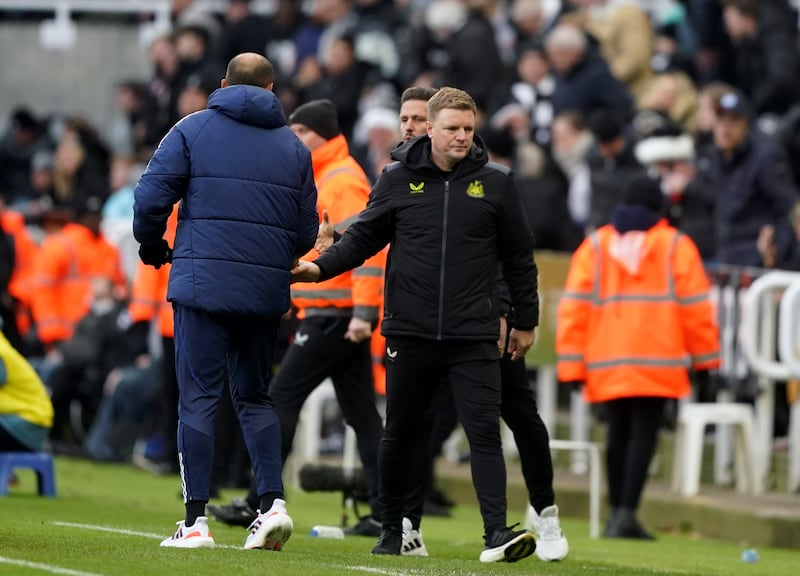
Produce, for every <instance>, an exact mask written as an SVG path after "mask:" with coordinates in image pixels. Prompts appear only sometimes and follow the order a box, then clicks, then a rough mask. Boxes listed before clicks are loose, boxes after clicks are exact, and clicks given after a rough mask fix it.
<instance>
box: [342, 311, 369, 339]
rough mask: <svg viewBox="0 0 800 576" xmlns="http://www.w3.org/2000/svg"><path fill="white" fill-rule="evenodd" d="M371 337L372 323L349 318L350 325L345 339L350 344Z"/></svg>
mask: <svg viewBox="0 0 800 576" xmlns="http://www.w3.org/2000/svg"><path fill="white" fill-rule="evenodd" d="M370 336H372V323H371V322H369V321H368V320H363V319H361V318H355V317H353V318H350V324H349V325H348V326H347V332H345V335H344V337H345V339H347V340H350V342H356V343H358V342H361V341H363V340H366V339H367V338H369V337H370Z"/></svg>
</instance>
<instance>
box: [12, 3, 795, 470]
mask: <svg viewBox="0 0 800 576" xmlns="http://www.w3.org/2000/svg"><path fill="white" fill-rule="evenodd" d="M797 8H798V3H797V2H795V1H794V0H394V1H392V0H311V1H306V2H300V1H292V0H272V1H266V2H263V1H262V2H259V1H257V0H253V1H247V0H227V1H221V2H200V1H192V0H172V1H171V2H170V20H171V22H170V26H169V30H165V31H164V32H163V33H162V34H159V35H156V36H155V37H154V38H153V39H152V40H151V41H150V43H149V45H148V46H147V47H146V54H147V59H148V61H149V64H150V72H149V76H147V77H130V78H128V79H126V80H124V81H121V82H116V83H113V84H112V85H108V86H102V89H103V90H105V91H107V94H108V97H109V98H113V99H114V110H115V114H114V117H113V119H111V120H110V121H109V122H107V123H105V124H104V125H94V124H93V123H92V122H91V121H90V120H88V119H87V118H86V117H82V116H80V115H77V114H71V113H69V111H68V110H67V111H66V112H65V111H63V110H60V111H58V112H55V111H49V110H37V109H32V108H31V107H30V106H29V105H28V104H27V103H26V102H24V101H20V102H16V103H13V104H14V105H13V109H12V111H11V113H10V114H9V116H8V117H7V118H5V119H4V122H0V124H1V125H2V132H0V211H1V212H2V230H3V231H4V233H5V235H6V236H7V237H9V238H12V239H13V241H14V243H13V246H14V252H15V254H16V258H15V259H14V260H13V267H12V268H11V269H9V270H5V271H2V270H0V272H2V273H0V281H2V280H3V279H4V278H5V279H6V282H5V283H4V284H1V285H0V293H2V296H1V298H2V300H0V302H1V303H2V306H0V307H2V312H3V319H4V332H5V333H6V334H7V336H8V338H9V340H10V341H12V343H14V344H15V346H17V347H18V349H19V350H21V351H22V352H23V353H24V354H25V355H26V356H27V357H28V358H30V359H31V362H32V363H33V364H34V366H35V367H36V368H37V371H38V372H39V374H40V375H41V376H42V378H43V380H44V382H45V384H46V385H47V387H48V389H49V390H50V393H51V398H52V400H53V404H54V408H55V421H54V426H53V428H52V431H51V438H50V439H51V442H52V445H53V447H54V448H56V449H57V450H64V451H69V450H71V449H72V450H81V451H82V452H84V453H87V454H88V455H89V456H91V457H93V458H97V459H102V460H129V459H130V458H131V457H132V454H134V452H135V450H134V442H133V439H136V438H150V439H151V442H150V445H149V446H148V450H149V451H150V452H149V453H148V454H147V460H148V461H149V462H151V463H156V464H158V463H159V462H160V463H161V464H162V465H164V466H167V467H169V466H170V464H169V463H170V461H171V458H169V457H168V455H164V452H165V449H164V448H163V446H162V445H159V441H160V442H161V444H169V440H168V439H164V438H163V437H161V436H159V435H158V434H157V432H158V431H159V430H164V429H168V428H169V426H170V425H171V421H170V420H169V418H168V417H167V416H165V415H164V413H165V412H168V411H169V409H168V408H163V406H162V405H163V404H164V402H163V401H162V399H163V397H164V396H165V395H166V392H163V390H164V388H163V386H165V381H166V380H165V378H166V379H168V378H169V377H168V376H166V377H165V376H163V375H164V373H165V370H164V368H163V367H159V366H158V362H159V360H158V359H159V358H160V357H161V350H162V348H163V344H164V340H163V339H162V337H163V338H166V339H167V340H166V342H167V345H168V343H169V341H168V338H169V337H170V334H169V332H168V331H167V332H164V331H160V330H159V329H158V328H153V326H155V323H154V322H151V320H153V319H155V318H157V317H158V314H159V305H160V304H159V303H158V302H155V301H153V302H150V305H151V306H150V308H149V312H147V311H145V312H142V308H136V306H137V304H141V303H142V302H141V301H137V299H136V298H135V297H132V296H131V294H132V286H134V284H135V283H136V279H137V275H138V274H139V272H138V270H139V267H138V266H137V257H136V249H137V246H136V245H135V242H134V240H133V239H132V235H131V222H132V218H133V215H132V203H133V186H134V185H135V183H136V181H137V179H138V177H139V175H140V174H141V173H142V171H143V170H144V166H145V165H146V163H147V161H148V159H149V157H150V155H151V154H152V151H153V150H154V148H155V147H156V146H157V145H158V143H159V141H160V140H161V138H162V137H163V136H164V135H165V133H166V132H167V131H168V130H169V128H170V127H171V126H172V125H173V124H174V123H175V122H176V121H178V120H179V119H180V118H182V117H184V116H186V115H188V114H191V113H192V112H195V111H197V110H200V109H203V108H205V106H206V101H207V98H208V96H209V94H210V93H211V92H213V91H214V90H215V89H216V88H218V87H219V82H220V79H221V78H222V77H223V76H224V72H225V66H226V64H227V62H228V61H229V59H230V58H231V57H233V56H234V55H236V54H238V53H241V52H249V51H252V52H258V53H261V54H264V55H266V56H267V57H268V58H269V59H270V60H271V61H272V63H273V64H274V66H275V71H276V81H275V88H274V89H275V92H276V94H277V95H278V96H279V98H280V100H281V102H282V103H283V105H284V107H285V110H286V113H287V116H288V114H289V113H291V111H292V110H293V109H294V108H296V107H297V106H298V105H300V104H302V103H304V102H307V101H309V100H313V99H318V98H328V99H330V100H331V101H333V102H334V103H335V104H336V106H337V109H338V113H339V122H340V125H341V127H342V129H343V132H344V134H345V136H346V137H347V139H348V142H349V144H350V147H351V151H352V153H353V155H354V156H355V157H356V158H357V159H358V161H359V162H360V163H361V165H362V166H363V167H364V169H365V172H366V173H367V175H368V177H370V178H371V179H372V180H373V181H374V180H375V179H376V178H377V177H378V176H379V175H380V173H381V170H382V169H383V167H384V166H385V165H386V164H387V163H388V162H389V153H390V151H391V150H392V149H393V148H394V147H395V146H396V145H397V144H398V143H399V142H400V140H401V134H400V131H399V120H398V112H399V95H400V94H401V92H402V90H403V89H405V88H406V87H409V86H412V85H429V86H434V87H438V86H455V87H459V88H462V89H464V90H467V91H468V92H469V93H470V94H471V95H472V96H473V98H474V99H475V101H476V103H477V104H478V106H479V109H480V114H479V126H478V130H477V132H478V134H479V136H480V138H481V141H482V144H483V145H485V147H486V148H487V149H488V151H489V153H490V155H491V159H492V160H493V161H496V162H499V163H503V164H506V165H508V166H510V167H512V168H513V169H514V171H515V174H516V178H517V180H518V184H519V190H520V194H521V196H522V200H523V203H524V209H525V211H526V212H527V215H528V219H529V222H530V225H531V228H532V230H533V232H534V235H535V237H536V240H537V246H538V248H539V249H540V250H553V251H560V252H565V253H570V252H571V251H573V250H574V249H575V248H576V247H577V246H578V244H579V243H580V242H581V240H582V239H583V238H584V237H585V235H586V234H587V233H589V232H591V231H592V230H593V229H595V228H597V227H599V226H602V225H605V224H607V223H608V222H609V219H610V216H611V212H612V209H613V207H614V206H615V205H616V204H617V203H618V202H619V201H620V200H621V195H622V192H623V190H624V189H625V188H626V185H627V183H628V182H629V181H631V180H633V179H635V178H637V177H638V176H640V175H642V174H643V173H649V174H651V175H652V176H655V177H658V178H659V179H660V184H661V188H662V191H663V193H664V194H665V196H666V198H667V200H668V210H667V213H666V216H667V217H668V218H669V219H670V221H671V223H672V224H674V225H675V226H677V227H678V228H679V229H681V230H683V231H684V232H685V233H686V234H687V235H689V236H690V237H691V238H692V239H693V240H694V241H695V242H696V244H697V246H698V248H699V250H700V253H701V255H702V257H703V259H704V261H705V262H706V263H707V265H708V266H709V267H710V268H713V267H715V266H724V265H730V266H743V267H752V268H785V269H791V270H800V205H798V200H800V197H799V196H798V188H797V185H796V183H797V182H800V43H799V42H798V30H799V29H800V27H799V24H800V20H798V12H797ZM0 17H1V18H2V19H3V20H4V21H6V22H9V21H11V22H14V21H19V22H25V21H30V20H32V19H36V18H41V17H42V15H41V14H40V13H30V12H26V11H24V10H6V11H5V12H2V11H0ZM76 17H78V18H80V17H81V15H80V14H79V15H77V16H76ZM151 17H152V15H148V14H141V15H126V16H118V17H117V18H118V19H119V21H120V22H122V23H123V24H124V23H129V24H131V25H136V24H138V23H140V21H141V20H142V19H146V18H151ZM6 65H8V64H6ZM98 81H99V82H100V83H101V84H102V82H103V79H102V78H100V79H99V80H98ZM53 89H58V90H60V91H61V92H68V87H64V86H59V87H57V88H56V87H54V88H53ZM65 101H66V102H69V99H68V97H65ZM6 104H9V103H6ZM265 153H266V154H268V153H269V151H265ZM8 262H10V260H9V259H4V261H3V263H4V264H7V263H8ZM6 267H7V268H8V266H6ZM286 334H287V339H288V335H290V334H292V329H291V327H287V329H286ZM158 406H162V409H161V410H160V411H159V410H157V409H156V410H154V409H153V408H154V407H158ZM159 414H160V416H159ZM229 416H230V418H231V420H230V422H232V423H234V422H235V421H234V420H233V415H232V414H230V415H229ZM165 421H166V423H165ZM236 431H237V427H236V426H235V425H232V426H231V432H230V434H236ZM219 438H220V442H223V443H227V442H228V441H229V439H230V436H227V437H226V435H225V434H220V435H219ZM236 444H239V445H241V443H236ZM225 445H227V446H231V445H233V444H225ZM221 452H222V453H224V454H225V456H226V457H230V458H233V459H238V465H237V466H231V465H230V462H228V463H227V464H221V465H220V470H221V471H222V472H220V477H219V478H217V480H218V482H219V483H220V484H221V485H225V484H226V483H228V482H233V483H236V484H246V482H247V459H246V456H245V455H244V454H243V453H237V452H236V451H235V450H233V451H231V450H226V451H221ZM159 454H160V455H162V456H164V457H163V458H161V459H159ZM172 461H173V462H174V460H172ZM231 470H238V472H236V473H235V474H233V473H231V472H230V471H231ZM231 474H233V475H238V476H239V477H236V478H231V477H230V476H231ZM223 476H224V477H223Z"/></svg>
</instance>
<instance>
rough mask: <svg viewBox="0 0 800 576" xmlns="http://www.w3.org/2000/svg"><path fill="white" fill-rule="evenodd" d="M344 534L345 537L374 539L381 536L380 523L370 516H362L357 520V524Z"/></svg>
mask: <svg viewBox="0 0 800 576" xmlns="http://www.w3.org/2000/svg"><path fill="white" fill-rule="evenodd" d="M344 533H345V536H370V537H373V538H374V537H376V536H380V535H381V523H380V522H378V521H377V520H375V518H373V517H372V516H363V517H362V518H360V519H359V521H358V524H356V525H355V526H350V528H346V529H345V531H344Z"/></svg>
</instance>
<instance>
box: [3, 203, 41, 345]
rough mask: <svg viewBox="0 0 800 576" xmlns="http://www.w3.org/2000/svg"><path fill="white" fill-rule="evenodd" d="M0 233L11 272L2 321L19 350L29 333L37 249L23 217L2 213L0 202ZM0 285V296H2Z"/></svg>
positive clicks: (15, 213) (8, 211)
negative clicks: (7, 241) (8, 251)
mask: <svg viewBox="0 0 800 576" xmlns="http://www.w3.org/2000/svg"><path fill="white" fill-rule="evenodd" d="M0 232H3V233H5V234H6V235H7V237H8V238H9V239H10V240H11V242H12V244H13V257H12V258H13V269H12V270H11V277H10V279H9V282H8V296H10V298H11V302H6V303H0V306H3V307H4V308H5V307H8V309H7V310H6V312H7V313H8V317H6V320H7V321H9V322H10V323H13V326H11V325H9V326H6V330H7V332H8V334H9V335H10V336H11V335H13V336H12V337H10V338H9V340H10V341H11V343H12V345H13V346H14V347H15V348H17V349H20V346H21V345H22V338H23V337H24V336H25V335H26V334H27V333H28V330H30V325H31V322H30V298H31V293H32V287H33V286H32V280H33V262H34V259H35V258H36V252H37V251H38V249H39V247H38V246H37V245H36V242H34V240H33V238H31V236H30V234H29V233H28V230H27V229H26V228H25V217H24V216H23V215H22V214H20V213H19V212H14V211H12V210H6V209H5V208H4V207H3V206H2V203H1V201H0ZM2 288H3V287H2V286H0V296H2V294H1V292H2Z"/></svg>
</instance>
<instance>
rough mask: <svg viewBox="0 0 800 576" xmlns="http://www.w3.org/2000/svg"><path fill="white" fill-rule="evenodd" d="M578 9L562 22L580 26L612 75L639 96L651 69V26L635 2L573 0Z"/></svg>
mask: <svg viewBox="0 0 800 576" xmlns="http://www.w3.org/2000/svg"><path fill="white" fill-rule="evenodd" d="M572 3H573V4H575V5H576V6H577V8H578V9H577V10H575V11H573V12H570V13H569V14H566V15H563V16H562V17H561V22H564V23H575V24H576V25H578V26H581V27H582V28H583V29H584V30H585V31H586V33H587V34H589V35H590V36H592V37H593V38H594V39H595V40H596V41H597V42H598V44H599V45H600V51H601V52H602V55H603V59H604V60H605V61H606V62H608V67H609V68H610V70H611V73H612V74H613V75H614V78H616V79H617V80H619V81H620V82H622V83H623V84H624V85H625V86H626V88H627V89H628V91H629V92H630V93H631V94H632V95H633V96H634V98H636V97H638V96H639V95H640V94H641V92H642V90H643V88H644V86H645V84H646V83H647V80H648V79H649V77H650V75H651V74H652V71H651V69H650V57H651V56H652V54H653V27H652V25H651V24H650V18H649V17H648V16H647V13H646V12H645V11H644V10H643V9H642V8H641V7H640V6H638V5H637V4H636V3H634V2H626V1H620V0H574V1H573V2H572Z"/></svg>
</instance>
